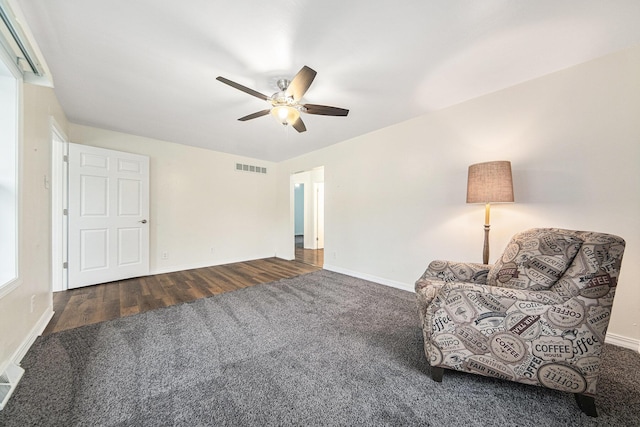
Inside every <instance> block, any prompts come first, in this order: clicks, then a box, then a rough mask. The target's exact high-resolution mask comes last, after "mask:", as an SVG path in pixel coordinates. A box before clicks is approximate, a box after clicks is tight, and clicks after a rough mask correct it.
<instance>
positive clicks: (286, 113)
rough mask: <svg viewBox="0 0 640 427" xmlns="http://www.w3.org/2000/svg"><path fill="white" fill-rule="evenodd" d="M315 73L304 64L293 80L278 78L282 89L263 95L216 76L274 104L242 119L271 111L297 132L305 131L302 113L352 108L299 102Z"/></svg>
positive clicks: (344, 112) (334, 112) (343, 111)
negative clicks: (269, 94)
mask: <svg viewBox="0 0 640 427" xmlns="http://www.w3.org/2000/svg"><path fill="white" fill-rule="evenodd" d="M315 77H316V72H315V71H314V70H312V69H311V68H309V67H307V66H306V65H305V66H304V67H302V69H301V70H300V71H298V74H296V75H295V77H294V78H293V79H292V80H287V79H280V80H278V88H279V89H280V90H279V91H278V92H276V93H274V94H273V95H271V96H267V95H264V94H262V93H260V92H257V91H255V90H253V89H249V88H248V87H246V86H242V85H241V84H239V83H236V82H234V81H231V80H229V79H225V78H224V77H221V76H218V77H217V78H216V80H218V81H221V82H222V83H225V84H228V85H229V86H231V87H233V88H236V89H238V90H241V91H243V92H245V93H248V94H249V95H252V96H255V97H256V98H260V99H262V100H264V101H267V102H268V103H270V104H271V108H268V109H266V110H262V111H258V112H256V113H253V114H249V115H247V116H244V117H240V118H239V119H238V120H240V121H241V122H245V121H247V120H251V119H255V118H258V117H262V116H266V115H267V114H269V113H271V115H273V116H274V117H275V118H276V119H277V120H278V122H280V123H282V124H283V125H285V126H286V125H291V126H293V128H294V129H295V130H297V131H298V132H304V131H306V130H307V128H306V127H305V125H304V122H303V121H302V118H300V113H307V114H318V115H321V116H346V115H347V114H349V110H347V109H344V108H338V107H329V106H328V105H316V104H301V103H300V100H301V99H302V97H303V96H304V94H305V92H306V91H307V89H309V86H311V83H312V82H313V79H314V78H315Z"/></svg>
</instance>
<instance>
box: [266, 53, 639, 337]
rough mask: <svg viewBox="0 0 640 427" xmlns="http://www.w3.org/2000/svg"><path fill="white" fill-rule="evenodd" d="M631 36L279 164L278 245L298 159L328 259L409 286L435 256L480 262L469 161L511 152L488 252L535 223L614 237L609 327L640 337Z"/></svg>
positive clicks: (286, 245) (282, 247)
mask: <svg viewBox="0 0 640 427" xmlns="http://www.w3.org/2000/svg"><path fill="white" fill-rule="evenodd" d="M639 117H640V47H636V48H634V49H630V50H626V51H622V52H619V53H616V54H613V55H609V56H606V57H603V58H600V59H597V60H595V61H591V62H588V63H585V64H582V65H579V66H576V67H573V68H570V69H567V70H564V71H561V72H557V73H554V74H551V75H548V76H545V77H542V78H539V79H536V80H533V81H530V82H527V83H524V84H520V85H517V86H514V87H512V88H509V89H506V90H502V91H499V92H496V93H493V94H489V95H486V96H483V97H480V98H477V99H474V100H471V101H468V102H465V103H462V104H459V105H456V106H454V107H451V108H448V109H445V110H441V111H438V112H435V113H432V114H427V115H424V116H421V117H418V118H416V119H414V120H410V121H407V122H405V123H401V124H398V125H395V126H392V127H389V128H386V129H382V130H379V131H377V132H373V133H371V134H368V135H363V136H361V137H358V138H354V139H352V140H349V141H346V142H343V143H340V144H337V145H334V146H331V147H328V148H326V149H323V150H320V151H316V152H313V153H311V154H308V155H305V156H302V157H299V158H296V159H292V160H290V161H287V162H283V163H281V164H280V165H279V177H278V203H279V207H278V221H279V223H278V227H279V230H280V231H279V240H278V253H280V254H282V255H283V256H284V257H288V256H291V252H290V251H291V250H292V249H290V248H292V243H291V238H290V237H289V236H290V235H291V232H290V230H292V229H293V224H292V219H291V215H290V212H291V204H290V203H291V202H290V200H291V194H292V190H291V188H290V183H289V175H290V174H291V173H293V172H294V171H299V170H309V169H311V168H313V167H317V166H324V167H325V267H327V268H330V269H334V270H336V271H342V272H346V273H350V274H356V275H359V276H361V277H366V278H371V279H374V280H378V281H380V282H383V283H387V284H390V285H395V286H398V287H404V288H406V289H412V287H413V282H414V281H415V280H416V279H417V278H418V277H419V276H420V274H421V273H422V272H423V271H424V269H425V268H426V266H427V264H428V263H429V261H430V260H432V259H449V260H460V261H475V262H480V261H481V259H482V257H481V255H482V240H483V227H482V224H483V223H484V207H483V206H481V205H467V204H465V193H466V175H467V168H468V166H469V165H470V164H472V163H477V162H482V161H490V160H511V162H512V166H513V173H514V186H515V197H516V203H514V204H505V205H494V206H493V207H492V218H491V223H492V231H491V248H492V252H491V256H490V261H491V262H493V261H495V259H496V257H498V256H499V255H500V253H501V251H502V249H503V248H504V247H505V246H506V243H507V241H508V239H509V238H510V236H511V235H512V234H514V233H516V232H518V231H520V230H524V229H526V228H530V227H564V228H570V229H582V230H596V231H602V232H609V233H612V234H617V235H619V236H622V237H623V238H625V239H626V241H627V249H626V252H625V256H624V258H625V259H624V261H623V265H622V272H621V278H620V283H619V289H618V294H617V297H616V301H615V306H614V313H613V317H612V320H611V324H610V329H609V331H610V333H612V334H616V335H620V336H622V337H626V338H629V339H632V340H636V341H635V343H636V344H635V345H636V346H637V342H638V341H637V340H640V330H639V328H638V324H639V323H640V310H639V309H638V307H639V305H640V287H638V286H636V284H635V282H636V277H638V276H639V275H640V265H639V264H638V263H637V262H636V261H637V260H638V259H639V257H640V223H639V221H638V214H639V212H640V188H639V185H640V180H639V178H640V177H639V175H640V120H639V119H638V118H639Z"/></svg>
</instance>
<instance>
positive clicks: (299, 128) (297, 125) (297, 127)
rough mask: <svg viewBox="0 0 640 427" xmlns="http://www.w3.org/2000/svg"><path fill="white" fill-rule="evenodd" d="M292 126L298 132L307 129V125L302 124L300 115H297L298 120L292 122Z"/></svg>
mask: <svg viewBox="0 0 640 427" xmlns="http://www.w3.org/2000/svg"><path fill="white" fill-rule="evenodd" d="M293 128H294V129H295V130H297V131H298V132H306V130H307V127H306V126H305V125H304V122H303V121H302V119H301V118H300V117H298V120H296V122H295V123H294V124H293Z"/></svg>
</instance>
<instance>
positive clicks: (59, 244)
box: [49, 116, 69, 292]
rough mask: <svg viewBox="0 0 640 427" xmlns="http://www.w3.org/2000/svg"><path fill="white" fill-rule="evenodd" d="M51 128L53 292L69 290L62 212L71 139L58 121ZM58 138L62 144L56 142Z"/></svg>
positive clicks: (52, 120)
mask: <svg viewBox="0 0 640 427" xmlns="http://www.w3.org/2000/svg"><path fill="white" fill-rule="evenodd" d="M50 122H51V124H50V126H51V177H50V179H49V181H50V183H51V290H52V291H53V292H59V291H64V290H67V289H68V283H67V275H66V274H65V271H64V268H63V267H62V264H63V262H65V261H67V254H66V253H65V250H64V249H65V248H66V247H67V238H68V236H67V234H66V232H65V230H64V226H63V221H64V215H63V213H62V210H63V209H64V208H66V207H67V200H66V197H67V195H66V188H67V176H66V170H65V162H64V158H63V156H65V155H67V154H68V153H69V138H67V136H66V134H65V133H64V131H63V130H62V127H61V126H60V125H59V124H58V122H57V121H56V119H55V118H54V117H53V116H52V117H51V118H50ZM55 137H57V138H58V139H59V140H60V141H61V142H56V140H55Z"/></svg>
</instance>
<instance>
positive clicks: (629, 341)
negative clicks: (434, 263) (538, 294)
mask: <svg viewBox="0 0 640 427" xmlns="http://www.w3.org/2000/svg"><path fill="white" fill-rule="evenodd" d="M322 268H324V269H325V270H329V271H333V272H336V273H341V274H346V275H347V276H351V277H357V278H358V279H364V280H368V281H370V282H374V283H379V284H381V285H386V286H391V287H392V288H398V289H402V290H403V291H409V292H414V289H413V286H412V285H409V284H406V283H402V282H396V281H395V280H389V279H383V278H382V277H376V276H372V275H370V274H366V273H360V272H358V271H353V270H349V269H347V268H342V267H338V266H335V265H331V264H325V265H324V266H322ZM604 342H606V343H607V344H612V345H616V346H618V347H623V348H628V349H630V350H633V351H636V352H638V353H640V340H637V339H634V338H629V337H625V336H622V335H617V334H612V333H608V334H607V336H606V338H605V340H604Z"/></svg>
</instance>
